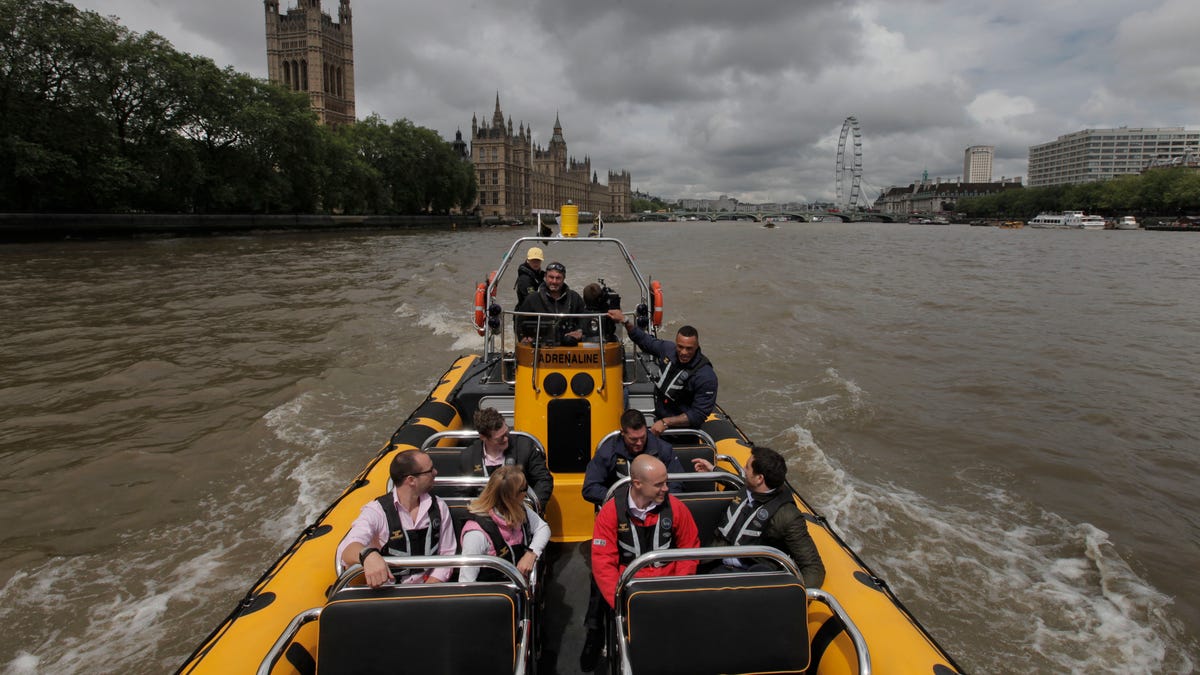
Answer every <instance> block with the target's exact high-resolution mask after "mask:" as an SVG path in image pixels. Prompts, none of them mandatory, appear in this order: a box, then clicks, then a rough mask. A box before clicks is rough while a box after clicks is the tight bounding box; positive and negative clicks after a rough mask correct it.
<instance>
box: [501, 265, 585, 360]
mask: <svg viewBox="0 0 1200 675" xmlns="http://www.w3.org/2000/svg"><path fill="white" fill-rule="evenodd" d="M517 311H518V312H535V313H539V314H583V313H584V311H585V309H584V304H583V298H582V297H580V295H579V294H578V293H576V292H575V291H573V290H571V289H570V288H568V287H567V268H566V266H565V265H563V264H562V263H560V262H552V263H550V264H549V265H546V275H545V277H544V278H543V279H542V285H541V286H539V287H538V289H537V292H536V293H532V294H530V295H529V297H527V298H525V299H524V300H522V301H521V304H520V306H518V307H517ZM534 318H535V317H518V321H519V322H520V325H521V330H520V331H518V334H519V335H520V337H521V341H522V342H533V338H534V332H535V331H538V330H539V329H538V326H537V322H536V321H533V320H532V319H534ZM530 324H532V329H531V328H530ZM540 333H541V334H542V335H543V336H547V334H548V337H550V338H552V339H562V340H564V342H565V341H567V340H572V341H573V342H569V344H577V343H578V342H579V340H580V339H581V338H583V330H582V329H580V328H579V320H578V319H577V318H571V319H561V320H559V321H558V332H557V334H555V333H553V332H551V325H550V322H547V321H546V320H544V319H543V320H542V322H541V328H540Z"/></svg>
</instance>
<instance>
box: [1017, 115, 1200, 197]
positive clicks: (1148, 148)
mask: <svg viewBox="0 0 1200 675" xmlns="http://www.w3.org/2000/svg"><path fill="white" fill-rule="evenodd" d="M1197 151H1200V130H1195V129H1185V128H1184V127H1162V128H1157V129H1142V128H1133V127H1120V128H1118V129H1084V130H1083V131H1076V132H1075V133H1072V134H1067V135H1065V136H1059V137H1058V139H1056V140H1053V141H1050V142H1049V143H1042V144H1040V145H1034V146H1030V148H1029V187H1044V186H1047V185H1069V184H1075V183H1091V182H1095V181H1101V180H1108V179H1110V178H1113V177H1116V176H1124V175H1128V174H1138V173H1141V172H1142V171H1143V170H1145V169H1146V168H1147V167H1149V166H1151V165H1158V164H1163V163H1164V162H1170V161H1171V160H1172V159H1173V158H1175V157H1183V156H1185V155H1187V154H1189V153H1193V154H1194V153H1196V152H1197Z"/></svg>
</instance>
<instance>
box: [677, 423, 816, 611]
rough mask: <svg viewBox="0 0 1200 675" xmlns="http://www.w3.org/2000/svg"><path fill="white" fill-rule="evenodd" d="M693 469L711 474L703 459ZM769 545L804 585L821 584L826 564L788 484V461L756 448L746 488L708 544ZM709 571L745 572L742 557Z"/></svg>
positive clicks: (722, 519)
mask: <svg viewBox="0 0 1200 675" xmlns="http://www.w3.org/2000/svg"><path fill="white" fill-rule="evenodd" d="M692 465H693V466H694V467H695V468H696V471H712V470H713V465H712V463H711V462H709V461H708V460H705V459H699V458H697V459H693V460H692ZM756 544H761V545H764V546H774V547H775V548H777V549H779V550H781V551H783V552H784V553H787V554H788V555H789V556H791V558H792V562H794V563H796V567H797V568H799V570H800V574H801V576H803V577H804V585H805V586H808V587H810V588H816V587H818V586H820V585H821V583H822V582H824V581H825V565H824V564H823V563H822V562H821V554H820V553H818V552H817V545H816V544H815V543H814V542H813V540H812V537H811V536H810V535H809V534H808V524H807V522H806V521H805V520H804V516H803V515H802V514H801V513H800V509H799V508H797V506H796V501H795V500H794V499H792V490H791V488H789V487H788V485H787V462H786V461H785V460H784V459H783V455H780V454H779V453H778V452H775V451H774V450H772V449H770V448H765V447H762V446H757V447H755V448H754V449H753V450H751V451H750V459H749V461H747V462H746V487H745V488H743V489H742V490H741V491H740V492H738V494H737V496H736V497H734V499H733V503H731V504H730V505H729V508H728V509H726V511H725V515H724V517H722V518H721V522H720V523H718V525H717V530H716V536H715V537H714V539H713V546H729V545H733V546H752V545H756ZM721 562H722V563H723V565H721V566H720V567H717V568H716V569H714V570H711V571H712V572H724V571H732V570H745V569H747V568H748V567H750V564H748V563H747V561H746V560H743V559H741V558H726V559H724V560H722V561H721Z"/></svg>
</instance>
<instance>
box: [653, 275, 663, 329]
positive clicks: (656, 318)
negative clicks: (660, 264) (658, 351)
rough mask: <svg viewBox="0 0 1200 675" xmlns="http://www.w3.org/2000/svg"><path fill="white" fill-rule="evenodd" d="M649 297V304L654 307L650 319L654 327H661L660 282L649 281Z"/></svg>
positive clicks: (661, 292) (661, 302)
mask: <svg viewBox="0 0 1200 675" xmlns="http://www.w3.org/2000/svg"><path fill="white" fill-rule="evenodd" d="M650 298H651V300H650V306H651V307H653V308H654V309H653V312H652V314H651V318H650V320H651V321H653V322H654V327H655V328H662V316H663V290H662V284H661V283H659V282H657V281H651V282H650Z"/></svg>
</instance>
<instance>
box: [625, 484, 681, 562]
mask: <svg viewBox="0 0 1200 675" xmlns="http://www.w3.org/2000/svg"><path fill="white" fill-rule="evenodd" d="M613 499H615V500H616V502H617V503H616V508H617V544H618V546H620V548H621V552H620V553H621V564H622V565H629V563H631V562H633V559H634V558H636V557H638V556H640V555H641V554H643V553H648V552H650V551H661V550H663V549H666V548H671V544H672V543H673V542H674V539H675V521H674V519H673V518H672V513H671V497H670V495H667V498H666V499H664V500H663V503H662V504H660V505H658V506H656V507H654V508H652V509H651V511H653V512H654V513H657V514H658V522H656V523H655V524H654V525H638V524H636V523H633V522H631V521H630V520H629V485H624V486H622V487H620V488H618V489H617V491H616V493H615V494H613ZM659 566H661V565H659Z"/></svg>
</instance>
